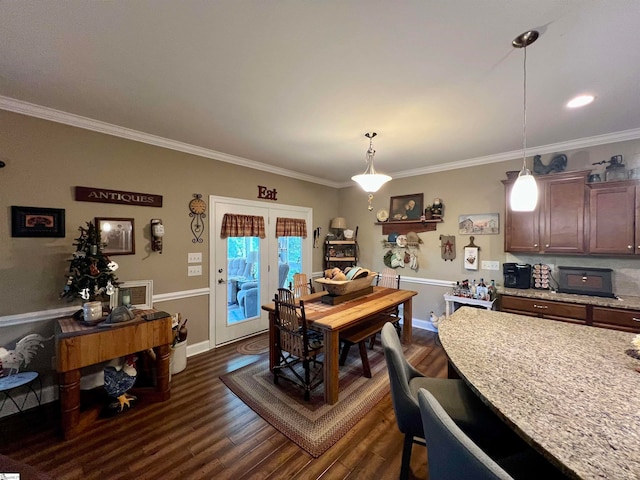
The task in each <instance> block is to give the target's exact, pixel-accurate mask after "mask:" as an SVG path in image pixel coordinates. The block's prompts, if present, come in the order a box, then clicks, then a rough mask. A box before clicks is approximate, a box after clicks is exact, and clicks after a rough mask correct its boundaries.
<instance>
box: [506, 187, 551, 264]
mask: <svg viewBox="0 0 640 480" xmlns="http://www.w3.org/2000/svg"><path fill="white" fill-rule="evenodd" d="M505 186H506V188H505V191H506V206H505V223H504V224H505V231H504V250H505V252H532V253H537V252H538V251H539V250H540V240H539V238H540V230H539V225H540V220H539V210H538V209H536V210H534V211H533V212H514V211H512V210H511V207H510V206H509V197H510V196H511V189H512V188H513V184H509V185H505ZM543 192H544V185H541V184H540V183H538V207H539V206H540V198H541V195H542V193H543Z"/></svg>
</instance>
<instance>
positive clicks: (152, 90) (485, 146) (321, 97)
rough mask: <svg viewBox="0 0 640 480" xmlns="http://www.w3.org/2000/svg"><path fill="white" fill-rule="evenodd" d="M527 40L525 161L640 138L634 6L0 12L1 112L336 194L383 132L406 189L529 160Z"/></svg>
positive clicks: (99, 5) (427, 2)
mask: <svg viewBox="0 0 640 480" xmlns="http://www.w3.org/2000/svg"><path fill="white" fill-rule="evenodd" d="M533 28H535V29H537V30H539V31H540V33H541V36H540V38H539V39H538V41H537V42H536V43H535V44H534V45H532V46H531V47H529V48H528V49H527V84H528V95H527V144H528V147H529V148H528V151H529V152H530V153H531V154H534V153H551V152H553V151H562V149H563V148H567V147H569V146H582V145H583V144H585V145H586V144H589V143H591V144H593V143H607V142H608V141H613V140H619V139H629V138H640V0H607V1H601V0H597V1H585V0H580V1H577V0H574V1H572V0H529V1H526V2H525V1H520V0H509V1H507V0H438V1H434V0H414V1H409V0H402V1H391V0H340V1H338V0H324V1H321V0H317V1H311V0H277V1H276V0H224V1H220V0H209V1H207V0H180V1H178V0H175V1H167V0H135V1H126V0H113V1H101V2H93V1H91V2H90V1H86V0H67V1H47V2H42V1H39V0H38V1H32V0H20V1H18V0H15V1H9V0H2V1H0V96H2V97H4V98H0V99H1V100H2V102H1V103H0V107H1V108H5V109H9V110H15V111H19V110H20V108H23V107H25V105H26V104H25V103H24V102H28V103H31V104H35V105H37V106H42V107H47V109H55V110H58V111H61V112H67V113H70V114H74V115H79V116H81V117H87V118H88V119H93V120H99V121H101V122H106V123H107V124H113V125H117V126H119V127H125V128H126V129H131V130H134V131H137V132H144V133H146V134H152V135H155V136H158V137H162V138H164V139H170V140H172V141H175V142H180V144H188V145H192V146H195V147H200V149H199V150H197V151H198V152H200V153H203V154H204V155H205V156H211V157H212V158H221V159H223V160H226V161H238V162H239V163H243V162H244V163H247V162H246V161H247V160H248V161H249V162H248V164H252V162H259V163H260V164H264V165H266V166H267V167H266V168H267V169H270V168H273V167H279V168H282V169H285V170H290V171H292V172H297V173H294V174H293V175H294V176H296V175H298V174H304V175H303V176H311V177H313V178H314V179H315V181H319V182H320V183H326V184H335V185H339V184H345V182H346V183H348V182H349V178H350V177H351V176H352V175H354V174H358V173H362V172H363V171H364V168H365V161H364V158H365V151H366V150H367V148H368V140H367V139H366V138H365V137H364V134H365V133H366V132H370V131H375V132H377V133H378V136H377V137H376V138H375V140H374V147H375V149H376V150H377V154H376V157H375V165H376V168H377V169H378V170H379V171H382V172H384V173H389V174H391V175H395V176H407V175H409V174H411V173H417V172H429V171H436V170H439V169H446V168H451V167H453V166H463V165H466V164H473V163H478V162H482V161H487V162H488V161H496V160H499V159H506V158H514V157H515V158H517V156H518V155H519V153H518V152H521V148H522V110H523V59H524V56H523V50H521V49H514V48H512V47H511V41H512V40H513V38H514V37H516V36H517V35H519V34H520V33H522V32H524V31H526V30H529V29H533ZM585 92H589V93H592V94H594V95H596V97H597V99H596V101H595V102H594V103H593V104H592V105H590V106H588V107H585V108H582V109H577V110H568V109H567V108H565V106H564V105H565V103H566V102H567V101H568V100H569V99H570V98H572V97H573V96H574V95H576V94H579V93H585ZM40 113H42V112H40ZM41 116H46V115H44V114H42V115H41ZM127 132H129V130H127ZM125 136H126V135H125ZM593 137H597V138H595V139H594V138H593ZM175 144H176V145H177V144H178V143H175ZM218 152H219V153H218Z"/></svg>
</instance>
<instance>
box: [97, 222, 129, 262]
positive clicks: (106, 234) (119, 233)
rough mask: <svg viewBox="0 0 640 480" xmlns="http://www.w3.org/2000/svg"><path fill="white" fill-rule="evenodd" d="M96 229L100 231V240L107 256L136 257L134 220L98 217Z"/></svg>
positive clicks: (103, 251)
mask: <svg viewBox="0 0 640 480" xmlns="http://www.w3.org/2000/svg"><path fill="white" fill-rule="evenodd" d="M95 223H96V228H97V229H98V230H99V231H100V239H101V241H102V244H103V245H104V247H103V248H102V253H104V254H105V255H134V254H135V253H136V244H135V228H134V227H135V223H134V220H133V218H106V217H96V219H95Z"/></svg>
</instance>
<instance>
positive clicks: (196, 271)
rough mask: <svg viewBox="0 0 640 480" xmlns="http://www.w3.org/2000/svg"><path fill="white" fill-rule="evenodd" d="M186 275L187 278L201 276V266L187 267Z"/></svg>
mask: <svg viewBox="0 0 640 480" xmlns="http://www.w3.org/2000/svg"><path fill="white" fill-rule="evenodd" d="M187 275H188V276H189V277H196V276H198V275H202V265H189V266H188V267H187Z"/></svg>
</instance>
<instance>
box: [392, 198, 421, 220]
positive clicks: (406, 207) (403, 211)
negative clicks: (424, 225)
mask: <svg viewBox="0 0 640 480" xmlns="http://www.w3.org/2000/svg"><path fill="white" fill-rule="evenodd" d="M423 208H424V194H423V193H414V194H411V195H399V196H396V197H391V201H390V204H389V220H390V221H392V222H404V221H411V220H420V219H421V217H422V216H423Z"/></svg>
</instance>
